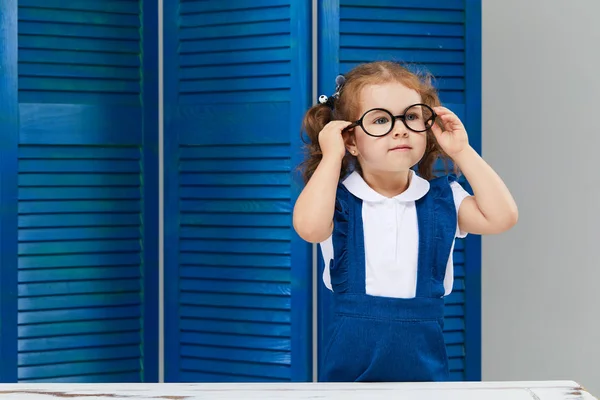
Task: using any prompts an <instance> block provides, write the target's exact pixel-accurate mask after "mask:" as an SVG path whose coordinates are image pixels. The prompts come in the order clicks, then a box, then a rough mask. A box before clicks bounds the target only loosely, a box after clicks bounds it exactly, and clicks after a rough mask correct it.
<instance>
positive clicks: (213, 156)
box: [164, 0, 312, 382]
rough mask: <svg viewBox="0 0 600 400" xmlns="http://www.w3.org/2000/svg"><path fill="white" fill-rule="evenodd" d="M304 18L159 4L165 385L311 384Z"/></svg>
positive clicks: (264, 9) (286, 8) (263, 9)
mask: <svg viewBox="0 0 600 400" xmlns="http://www.w3.org/2000/svg"><path fill="white" fill-rule="evenodd" d="M208 11H210V13H208ZM310 11H311V10H310V3H309V2H293V1H289V0H288V1H279V0H269V1H263V0H261V1H257V2H253V3H252V8H248V6H247V3H246V2H242V1H230V2H193V3H189V2H180V4H177V2H170V3H167V4H165V41H164V43H165V55H164V59H165V147H164V148H165V263H166V264H165V277H166V286H165V296H166V304H165V312H166V326H165V345H166V346H167V348H166V350H165V354H166V366H165V368H166V380H167V381H170V382H171V381H200V382H203V381H308V380H310V379H311V376H312V371H311V364H312V352H311V350H312V348H311V341H310V337H311V326H312V324H311V323H312V313H311V300H312V272H311V271H310V268H308V266H309V265H310V245H308V244H307V243H305V242H304V241H302V240H301V239H300V238H299V237H297V236H296V235H295V233H294V232H293V228H292V218H291V213H292V208H293V204H294V201H295V198H296V197H297V196H298V194H299V192H300V190H301V186H300V185H299V184H298V182H296V181H295V180H294V179H293V178H294V177H295V175H296V173H295V172H296V166H297V165H298V164H299V163H300V161H301V157H302V155H301V152H302V146H301V140H300V127H301V121H302V117H303V115H304V112H305V110H306V108H307V107H308V106H309V105H310V103H311V101H310V99H309V92H310V86H311V84H310V82H311V71H310V69H309V68H307V66H308V65H310V62H311V59H310V52H311V42H310V26H311V24H310V14H311V12H310ZM215 21H227V23H228V24H227V26H223V25H216V24H215ZM180 28H181V29H180ZM183 28H185V29H183ZM251 34H256V35H257V36H254V37H253V38H252V40H250V39H249V38H248V35H251ZM224 49H227V50H228V51H227V52H225V51H223V50H224ZM265 116H266V117H265Z"/></svg>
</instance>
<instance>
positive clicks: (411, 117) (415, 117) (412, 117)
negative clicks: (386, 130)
mask: <svg viewBox="0 0 600 400" xmlns="http://www.w3.org/2000/svg"><path fill="white" fill-rule="evenodd" d="M420 118H421V116H420V115H419V114H417V113H410V114H407V115H406V119H407V120H408V121H417V120H419V119H420Z"/></svg>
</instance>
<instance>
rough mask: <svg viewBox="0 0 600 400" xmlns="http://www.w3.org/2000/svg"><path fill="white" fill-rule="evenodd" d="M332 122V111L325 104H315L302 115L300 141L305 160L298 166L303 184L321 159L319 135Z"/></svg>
mask: <svg viewBox="0 0 600 400" xmlns="http://www.w3.org/2000/svg"><path fill="white" fill-rule="evenodd" d="M332 120H333V111H332V109H331V107H329V105H327V104H320V103H319V104H316V105H314V106H313V107H311V108H310V109H309V110H308V111H307V112H306V114H305V115H304V119H303V121H302V134H303V135H302V141H303V142H304V144H305V146H304V152H305V158H304V161H303V162H302V164H300V169H301V170H302V178H303V180H304V183H305V184H306V183H307V182H308V181H309V180H310V177H311V176H312V174H313V173H314V172H315V170H316V169H317V167H318V166H319V163H320V162H321V159H322V158H323V152H322V151H321V146H320V145H319V133H320V132H321V130H322V129H323V128H324V127H325V125H327V124H328V123H329V122H330V121H332ZM304 134H305V135H304Z"/></svg>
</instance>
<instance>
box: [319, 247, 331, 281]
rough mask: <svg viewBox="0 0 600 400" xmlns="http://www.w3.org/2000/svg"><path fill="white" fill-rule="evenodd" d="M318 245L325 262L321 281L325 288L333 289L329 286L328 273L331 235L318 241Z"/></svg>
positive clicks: (329, 276)
mask: <svg viewBox="0 0 600 400" xmlns="http://www.w3.org/2000/svg"><path fill="white" fill-rule="evenodd" d="M319 247H320V248H321V255H322V256H323V262H324V264H325V268H324V269H323V283H325V287H327V289H329V290H332V291H333V289H332V287H331V275H330V274H329V263H330V262H331V260H333V240H332V239H331V236H329V237H328V238H327V239H325V240H324V241H322V242H321V243H319Z"/></svg>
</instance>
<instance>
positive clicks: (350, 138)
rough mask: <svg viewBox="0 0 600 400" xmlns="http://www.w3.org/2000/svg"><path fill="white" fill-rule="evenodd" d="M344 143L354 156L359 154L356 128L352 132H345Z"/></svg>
mask: <svg viewBox="0 0 600 400" xmlns="http://www.w3.org/2000/svg"><path fill="white" fill-rule="evenodd" d="M344 144H345V145H346V150H348V152H350V154H352V155H353V156H357V155H358V148H357V147H356V137H355V136H354V129H352V130H351V131H350V132H344Z"/></svg>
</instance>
